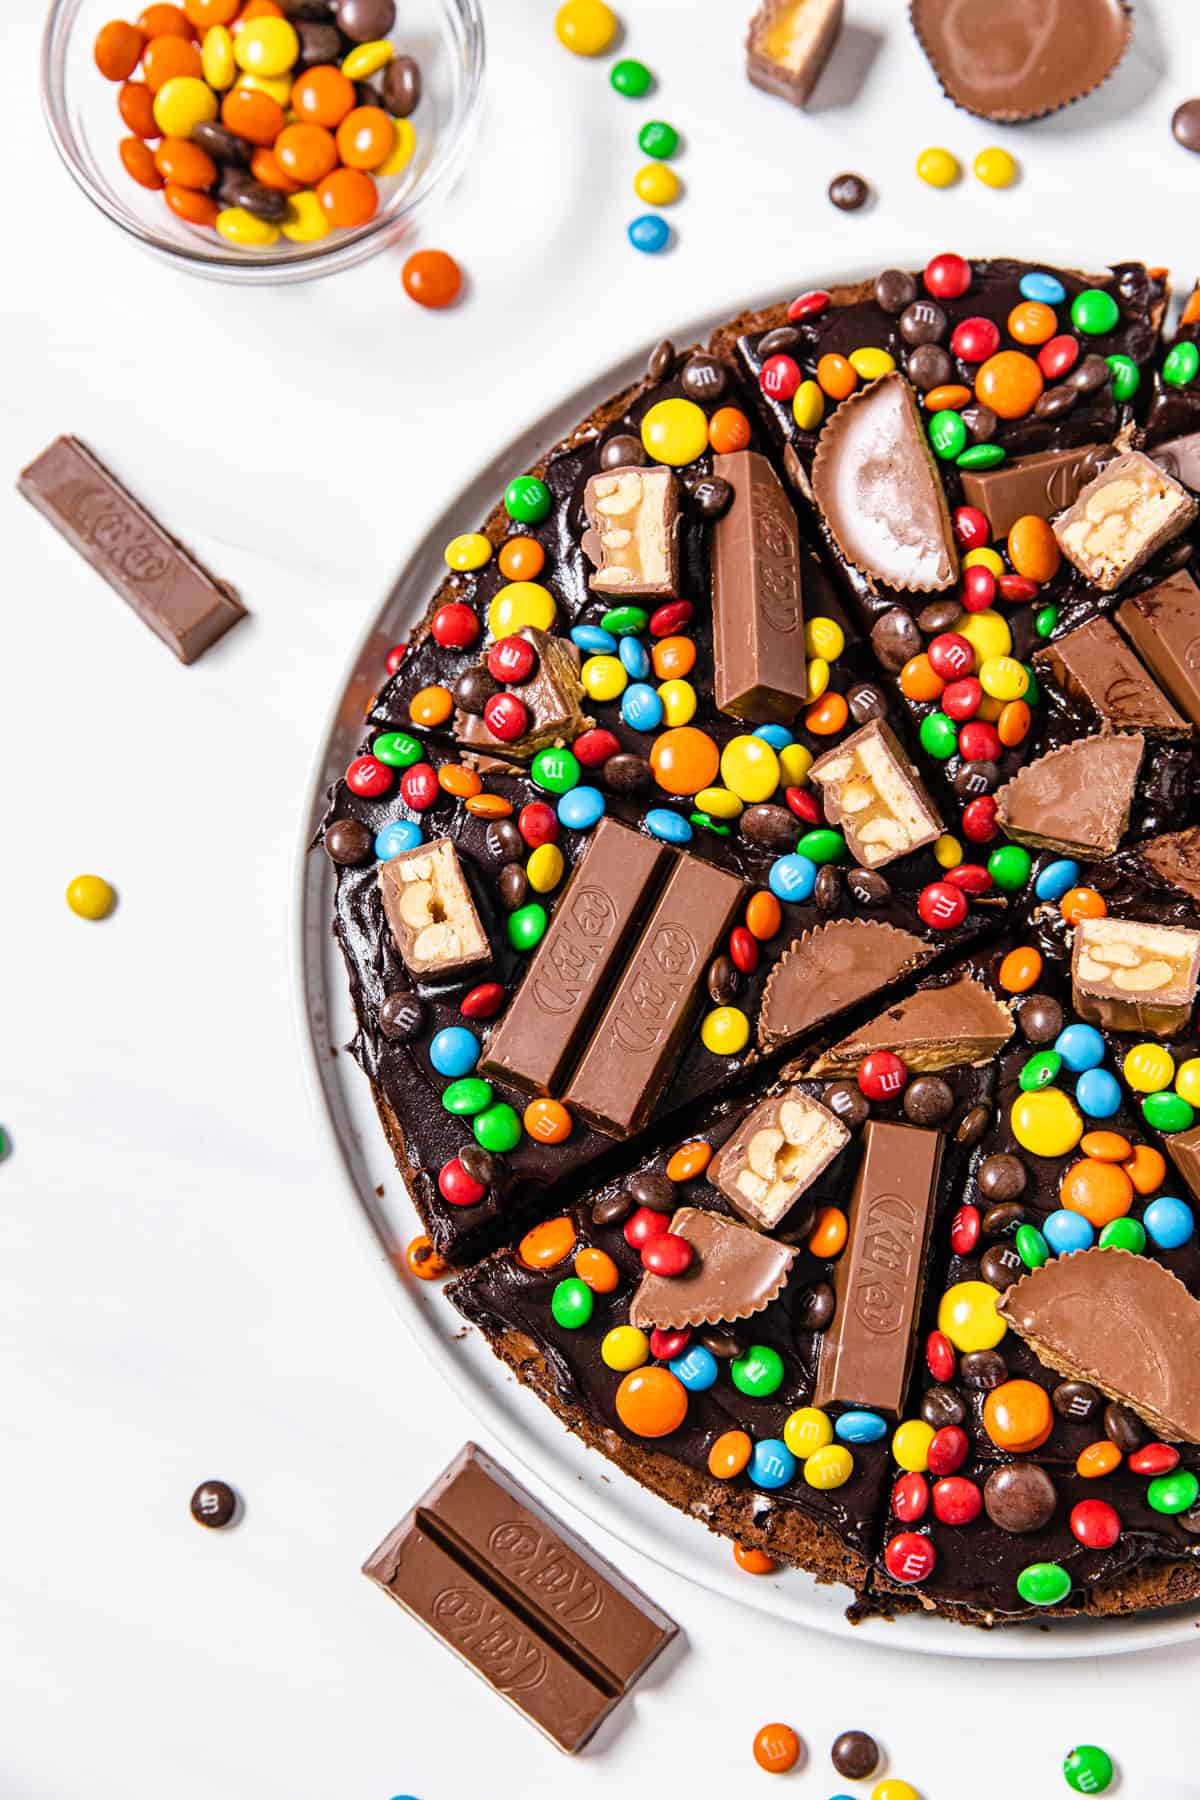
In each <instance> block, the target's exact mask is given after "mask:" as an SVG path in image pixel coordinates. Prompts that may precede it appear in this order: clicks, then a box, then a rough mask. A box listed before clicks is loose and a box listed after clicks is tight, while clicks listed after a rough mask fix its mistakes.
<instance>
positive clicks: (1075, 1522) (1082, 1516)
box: [1071, 1500, 1121, 1550]
mask: <svg viewBox="0 0 1200 1800" xmlns="http://www.w3.org/2000/svg"><path fill="white" fill-rule="evenodd" d="M1071 1530H1072V1531H1073V1532H1074V1534H1075V1536H1076V1537H1077V1538H1078V1539H1079V1542H1080V1543H1081V1544H1084V1545H1086V1546H1087V1548H1088V1549H1089V1550H1109V1549H1111V1548H1112V1546H1113V1545H1114V1544H1115V1543H1116V1541H1117V1539H1118V1538H1119V1537H1120V1535H1121V1516H1120V1514H1119V1513H1118V1512H1117V1509H1116V1508H1115V1507H1114V1506H1110V1505H1109V1504H1108V1501H1107V1500H1081V1501H1080V1502H1079V1504H1078V1505H1077V1506H1073V1507H1072V1508H1071Z"/></svg>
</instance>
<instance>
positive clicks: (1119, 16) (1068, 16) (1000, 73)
mask: <svg viewBox="0 0 1200 1800" xmlns="http://www.w3.org/2000/svg"><path fill="white" fill-rule="evenodd" d="M911 18H912V24H913V30H914V31H915V32H916V34H917V39H918V41H919V43H920V45H921V48H922V50H923V51H924V52H925V55H926V57H927V58H928V60H929V64H930V67H931V68H932V69H933V72H934V74H935V75H936V76H937V78H938V82H939V84H940V86H941V89H942V92H943V93H944V94H945V95H947V97H948V98H949V99H951V100H953V101H954V104H955V105H956V106H961V107H962V108H963V110H964V111H965V112H970V113H977V114H978V115H979V117H980V118H983V119H994V120H995V121H996V122H997V123H998V124H1012V123H1014V122H1016V121H1017V120H1020V119H1040V118H1042V117H1043V116H1044V115H1045V114H1046V113H1052V112H1057V111H1058V109H1059V107H1061V106H1069V105H1070V104H1071V102H1072V101H1073V100H1080V99H1082V98H1083V96H1084V95H1085V94H1090V93H1091V92H1092V90H1093V88H1097V87H1099V86H1100V84H1101V82H1103V81H1106V80H1107V79H1108V77H1109V76H1110V75H1111V74H1112V72H1113V70H1114V69H1115V68H1116V66H1117V64H1118V63H1119V62H1120V60H1121V58H1122V57H1123V56H1124V54H1125V50H1126V48H1127V46H1128V44H1129V40H1130V38H1131V37H1132V35H1133V17H1132V12H1131V10H1130V8H1129V7H1128V6H1127V5H1126V4H1125V0H1047V3H1046V4H1045V5H1041V6H1038V5H1028V4H1026V5H1007V6H997V5H996V4H995V0H951V3H948V0H912V7H911Z"/></svg>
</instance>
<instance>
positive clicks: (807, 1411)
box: [783, 1406, 833, 1459]
mask: <svg viewBox="0 0 1200 1800" xmlns="http://www.w3.org/2000/svg"><path fill="white" fill-rule="evenodd" d="M783 1441H784V1443H785V1444H786V1445H787V1447H788V1449H789V1450H790V1451H791V1453H792V1455H793V1456H799V1457H800V1458H802V1459H803V1458H805V1457H809V1456H814V1455H815V1454H816V1452H817V1451H818V1450H823V1449H824V1448H825V1446H826V1444H832V1442H833V1420H832V1419H831V1418H830V1417H829V1414H828V1413H827V1412H822V1411H821V1408H820V1407H819V1406H800V1407H797V1409H796V1411H795V1412H794V1413H792V1414H790V1416H789V1417H788V1418H787V1420H786V1421H785V1423H784V1427H783Z"/></svg>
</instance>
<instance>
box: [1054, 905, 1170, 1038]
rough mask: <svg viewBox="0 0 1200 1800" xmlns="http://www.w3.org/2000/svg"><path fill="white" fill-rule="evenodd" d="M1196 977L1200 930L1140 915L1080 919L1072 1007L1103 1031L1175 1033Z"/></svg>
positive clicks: (1073, 962)
mask: <svg viewBox="0 0 1200 1800" xmlns="http://www.w3.org/2000/svg"><path fill="white" fill-rule="evenodd" d="M1198 981H1200V932H1197V931H1188V930H1187V929H1185V927H1183V926H1182V925H1158V924H1155V923H1153V922H1151V921H1149V920H1143V919H1113V918H1104V919H1081V920H1080V921H1079V923H1078V925H1077V926H1076V927H1075V941H1074V944H1073V946H1072V949H1071V998H1072V1000H1073V1002H1074V1005H1075V1011H1076V1012H1077V1013H1078V1014H1079V1017H1080V1018H1081V1019H1086V1020H1088V1022H1089V1023H1090V1024H1093V1025H1102V1026H1104V1027H1105V1029H1106V1030H1108V1031H1134V1032H1138V1033H1141V1034H1145V1033H1147V1032H1148V1033H1149V1034H1150V1035H1151V1036H1152V1037H1163V1038H1169V1037H1175V1036H1176V1035H1177V1034H1178V1033H1179V1032H1181V1031H1186V1030H1187V1027H1188V1022H1189V1020H1190V1018H1191V1013H1192V1006H1193V1004H1194V1002H1195V999H1196V987H1197V982H1198Z"/></svg>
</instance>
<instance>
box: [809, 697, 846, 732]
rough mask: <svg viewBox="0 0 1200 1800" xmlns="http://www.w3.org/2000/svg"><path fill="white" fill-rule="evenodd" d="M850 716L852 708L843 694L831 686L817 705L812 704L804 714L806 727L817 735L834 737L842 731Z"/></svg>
mask: <svg viewBox="0 0 1200 1800" xmlns="http://www.w3.org/2000/svg"><path fill="white" fill-rule="evenodd" d="M849 717H850V708H849V706H848V705H847V704H846V700H845V698H844V696H843V695H841V694H839V693H835V691H834V690H833V689H832V688H830V689H829V690H828V692H827V693H824V694H822V696H821V698H820V699H819V700H818V701H817V703H816V705H815V706H810V707H809V709H808V711H807V712H806V713H805V715H804V723H805V726H806V728H807V729H808V730H809V731H811V732H813V733H815V735H816V736H817V737H832V736H833V735H834V733H835V732H838V731H841V729H842V727H843V726H844V725H845V723H846V721H847V719H848V718H849Z"/></svg>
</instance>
